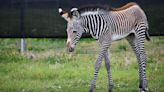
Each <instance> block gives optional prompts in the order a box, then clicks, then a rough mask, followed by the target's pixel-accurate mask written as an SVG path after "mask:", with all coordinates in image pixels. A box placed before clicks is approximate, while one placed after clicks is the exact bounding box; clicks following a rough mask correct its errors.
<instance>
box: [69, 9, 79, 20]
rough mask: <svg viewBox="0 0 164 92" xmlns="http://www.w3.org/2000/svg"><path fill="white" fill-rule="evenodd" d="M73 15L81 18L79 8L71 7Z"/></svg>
mask: <svg viewBox="0 0 164 92" xmlns="http://www.w3.org/2000/svg"><path fill="white" fill-rule="evenodd" d="M71 15H72V16H73V17H75V18H79V17H80V12H79V10H78V9H77V8H72V9H71Z"/></svg>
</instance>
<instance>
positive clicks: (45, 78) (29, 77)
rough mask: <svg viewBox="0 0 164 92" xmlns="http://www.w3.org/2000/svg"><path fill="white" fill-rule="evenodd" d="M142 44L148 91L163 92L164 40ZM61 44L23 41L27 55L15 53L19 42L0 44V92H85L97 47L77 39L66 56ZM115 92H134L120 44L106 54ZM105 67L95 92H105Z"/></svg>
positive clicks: (131, 61)
mask: <svg viewBox="0 0 164 92" xmlns="http://www.w3.org/2000/svg"><path fill="white" fill-rule="evenodd" d="M151 39H152V41H151V42H146V44H145V46H146V51H147V54H148V63H147V78H148V86H149V92H164V72H163V71H164V58H163V57H164V37H152V38H151ZM65 40H66V39H27V40H26V42H27V49H28V50H27V53H26V54H25V55H21V54H20V53H19V42H20V40H19V39H0V92H88V89H89V86H90V82H91V80H92V78H93V73H94V64H95V60H96V58H97V56H98V52H99V49H98V45H97V43H96V41H94V40H91V39H82V40H80V42H79V43H78V45H77V48H76V51H75V52H74V53H67V52H66V49H65ZM110 53H111V54H110V55H111V56H110V57H111V66H112V74H113V79H114V84H115V86H114V92H138V83H139V81H138V65H137V61H136V58H135V55H134V54H133V52H132V50H131V48H130V46H129V45H128V43H127V42H126V41H125V40H122V41H118V42H114V43H113V44H112V47H111V49H110ZM107 83H108V81H107V73H106V69H105V65H104V62H103V65H102V67H101V69H100V72H99V77H98V81H97V86H96V92H107V86H108V85H107Z"/></svg>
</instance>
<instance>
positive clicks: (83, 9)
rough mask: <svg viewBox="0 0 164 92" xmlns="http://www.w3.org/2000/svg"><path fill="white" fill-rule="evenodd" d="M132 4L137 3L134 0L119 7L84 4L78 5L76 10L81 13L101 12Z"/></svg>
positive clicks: (122, 8)
mask: <svg viewBox="0 0 164 92" xmlns="http://www.w3.org/2000/svg"><path fill="white" fill-rule="evenodd" d="M134 5H137V4H136V3H134V2H130V3H127V4H126V5H124V6H122V7H119V8H113V7H111V6H109V5H85V6H82V7H79V8H78V11H79V12H80V14H81V15H90V14H103V13H106V12H109V11H121V10H125V9H127V8H129V7H131V6H134Z"/></svg>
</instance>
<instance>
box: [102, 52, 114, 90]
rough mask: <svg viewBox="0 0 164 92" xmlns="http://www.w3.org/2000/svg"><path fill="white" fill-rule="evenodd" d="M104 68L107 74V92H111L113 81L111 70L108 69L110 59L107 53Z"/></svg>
mask: <svg viewBox="0 0 164 92" xmlns="http://www.w3.org/2000/svg"><path fill="white" fill-rule="evenodd" d="M104 58H105V66H106V69H107V73H108V83H109V92H112V89H113V79H112V73H111V68H110V59H109V58H110V57H109V54H108V52H106V54H105V56H104Z"/></svg>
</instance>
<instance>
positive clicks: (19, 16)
mask: <svg viewBox="0 0 164 92" xmlns="http://www.w3.org/2000/svg"><path fill="white" fill-rule="evenodd" d="M128 2H137V3H138V4H139V5H140V6H141V7H142V8H143V10H144V11H145V13H146V15H147V17H148V21H149V25H150V30H149V33H150V35H151V36H162V35H164V1H163V0H0V37H1V38H3V37H5V38H6V37H9V38H13V37H14V38H20V37H27V38H29V37H32V38H36V37H39V38H40V37H41V38H42V37H43V38H57V37H58V38H63V37H66V31H65V30H66V21H65V20H63V19H62V18H61V17H60V16H59V14H58V7H59V6H61V7H63V8H64V9H65V10H70V9H71V8H72V7H79V6H83V5H86V4H100V5H109V6H112V7H121V6H123V5H125V4H126V3H128ZM84 36H87V35H84Z"/></svg>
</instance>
